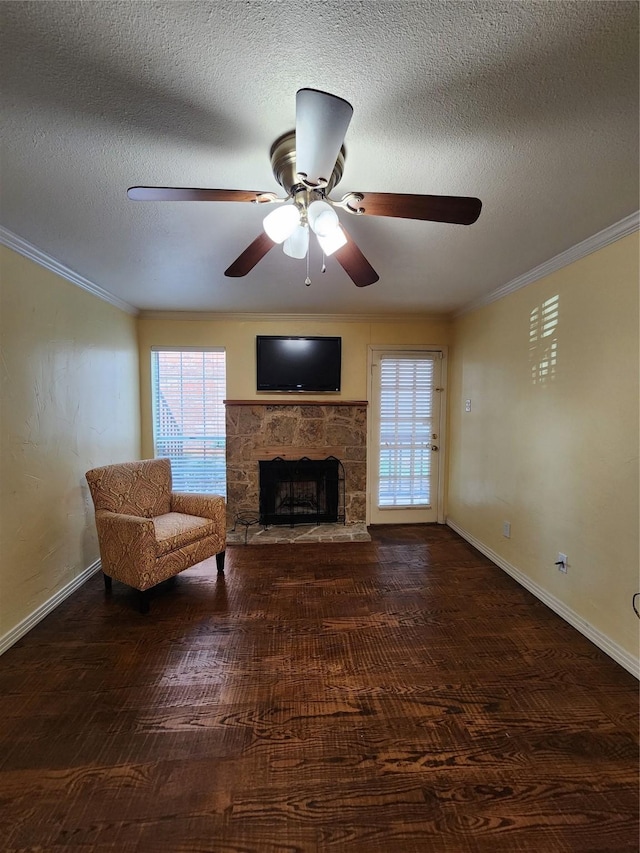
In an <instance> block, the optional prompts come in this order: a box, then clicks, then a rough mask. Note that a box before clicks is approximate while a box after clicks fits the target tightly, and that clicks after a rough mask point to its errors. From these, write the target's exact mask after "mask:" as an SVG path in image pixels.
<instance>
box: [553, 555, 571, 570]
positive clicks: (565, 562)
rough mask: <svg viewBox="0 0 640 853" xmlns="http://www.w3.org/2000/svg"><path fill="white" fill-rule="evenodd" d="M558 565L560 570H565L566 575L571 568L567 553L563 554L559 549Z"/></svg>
mask: <svg viewBox="0 0 640 853" xmlns="http://www.w3.org/2000/svg"><path fill="white" fill-rule="evenodd" d="M556 566H557V567H558V571H559V572H564V574H565V575H566V573H567V569H568V568H569V559H568V557H567V555H566V554H563V553H562V552H561V551H558V556H557V557H556Z"/></svg>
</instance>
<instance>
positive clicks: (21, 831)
mask: <svg viewBox="0 0 640 853" xmlns="http://www.w3.org/2000/svg"><path fill="white" fill-rule="evenodd" d="M372 534H373V541H372V542H371V543H350V544H344V545H341V544H332V545H295V546H287V545H266V546H253V547H251V546H249V547H246V548H245V547H243V546H241V545H240V546H233V547H232V548H230V549H229V550H228V554H227V575H226V580H220V579H218V580H217V579H216V572H215V561H213V560H212V561H208V562H207V563H204V564H201V565H200V566H198V567H196V568H195V569H192V570H190V571H188V572H186V573H184V574H183V575H181V577H180V578H179V580H178V582H177V584H176V586H175V587H174V588H173V589H163V590H160V591H158V593H157V594H156V595H155V597H154V598H153V600H152V602H151V612H150V614H149V615H148V616H141V615H140V614H138V613H137V611H136V609H135V608H136V601H135V598H134V597H133V596H132V595H131V594H130V593H129V592H127V590H126V588H125V587H123V586H121V585H119V584H114V589H113V596H112V598H111V599H110V600H105V598H104V596H103V591H102V580H101V578H100V576H95V577H94V578H92V579H91V580H90V581H89V582H88V583H87V584H85V586H84V587H83V588H82V589H81V590H79V591H78V592H77V593H76V594H74V595H73V596H72V598H71V599H69V600H67V601H66V602H64V603H63V604H62V605H61V606H60V607H59V608H58V609H57V610H56V611H55V612H54V613H53V614H51V615H50V616H49V617H47V619H45V620H44V621H43V622H41V623H40V624H39V625H38V626H36V627H35V628H34V629H33V630H32V631H31V632H30V633H29V634H28V635H27V636H26V637H24V638H23V639H22V640H21V641H20V642H19V643H17V644H16V645H15V646H14V647H13V648H12V649H10V650H9V651H8V652H7V653H6V654H5V655H4V656H3V657H2V658H0V730H1V733H0V771H1V772H0V848H1V849H2V850H3V851H27V850H29V851H65V853H68V851H91V853H100V851H117V853H129V851H150V853H161V851H168V852H169V853H173V851H176V853H177V851H184V853H187V851H189V853H218V851H221V852H222V851H224V853H250V851H256V853H295V851H304V853H307V851H309V853H320V851H322V853H324V851H327V853H329V851H337V853H351V851H363V853H396V851H397V853H413V851H420V853H423V851H424V852H425V853H426V851H429V853H440V851H446V853H481V851H491V853H500V851H509V853H556V851H557V852H558V853H559V851H577V853H600V851H610V853H622V851H637V850H638V690H637V682H636V681H635V679H634V678H633V677H632V676H631V675H630V674H629V673H627V672H626V671H625V670H623V669H622V668H621V667H619V666H618V665H617V664H616V663H614V662H613V661H612V660H610V659H609V658H607V656H606V655H604V654H603V653H602V652H600V651H599V650H598V649H597V648H596V647H595V646H593V645H592V644H591V643H590V642H589V641H588V640H586V639H585V638H584V637H582V636H581V635H580V634H579V633H577V632H576V631H575V630H574V629H573V628H571V627H570V626H568V625H567V624H565V623H564V622H563V621H562V620H561V619H560V618H559V617H557V616H556V615H554V614H553V613H552V612H551V611H550V610H548V609H547V608H546V607H545V606H544V605H543V604H541V603H540V602H538V601H537V600H536V599H535V598H533V596H531V595H530V594H529V593H528V592H526V591H525V590H524V589H522V588H521V587H519V586H518V585H517V584H516V583H515V582H514V581H513V580H512V579H511V578H509V577H508V576H507V575H505V574H504V573H503V572H501V571H500V570H499V569H497V568H496V567H495V566H493V564H491V563H490V562H489V561H488V560H487V559H486V558H484V557H483V556H482V555H480V554H479V553H478V552H477V551H476V550H474V549H473V548H472V547H471V546H470V545H468V544H467V543H465V542H464V541H463V540H461V539H460V538H459V537H458V536H457V535H456V534H455V533H453V532H452V531H451V530H449V529H447V528H442V527H430V526H427V527H419V528H417V527H413V528H406V527H400V528H378V529H375V528H374V529H373V530H372Z"/></svg>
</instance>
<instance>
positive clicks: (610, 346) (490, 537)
mask: <svg viewBox="0 0 640 853" xmlns="http://www.w3.org/2000/svg"><path fill="white" fill-rule="evenodd" d="M556 298H557V302H556V304H557V309H558V318H557V319H558V322H557V326H556V327H555V328H554V326H553V322H552V323H551V324H550V326H549V327H548V328H547V329H546V331H547V332H548V334H547V335H545V336H543V337H539V336H538V338H537V339H536V337H535V334H536V330H538V331H539V328H538V326H539V324H538V322H537V316H538V315H537V314H536V311H540V308H541V306H543V304H544V303H545V302H546V303H547V305H548V306H552V305H553V304H554V300H556ZM554 339H555V342H556V349H555V364H551V365H550V369H552V370H553V375H552V376H549V375H548V376H546V377H545V376H541V375H540V372H541V371H540V365H541V363H543V362H544V361H545V359H546V358H547V357H548V356H549V355H551V361H552V362H553V360H554V359H553V349H552V347H551V344H552V342H553V340H554ZM450 367H451V369H450V380H451V381H450V398H449V405H450V413H449V424H450V442H449V459H450V466H449V493H448V517H449V518H450V520H451V521H452V522H453V523H454V524H456V525H458V526H459V527H460V528H461V529H463V530H464V531H466V532H467V533H469V534H471V536H472V537H475V539H476V540H477V541H478V542H480V543H482V544H483V545H484V546H485V547H486V548H488V549H490V550H491V551H493V552H494V553H495V554H497V555H498V556H499V557H500V558H502V559H503V560H504V561H506V562H507V563H508V564H509V565H510V566H513V567H515V569H516V570H518V571H519V572H521V573H522V574H523V575H525V576H526V578H528V579H530V580H531V581H532V582H533V583H534V584H536V585H537V586H538V587H540V588H541V589H542V590H544V591H545V593H546V594H548V595H549V596H551V597H553V598H554V599H555V600H557V601H559V602H561V604H562V605H563V606H565V607H566V608H568V609H569V610H571V611H573V613H575V614H577V616H578V617H579V619H581V620H585V621H586V623H588V625H589V626H592V627H593V628H594V629H595V630H596V631H597V632H600V633H601V634H603V635H604V636H605V637H606V638H609V639H610V640H611V641H613V643H615V644H616V645H617V646H619V647H620V648H621V649H623V650H625V651H626V652H627V653H628V654H629V655H630V656H632V657H635V658H637V655H638V624H639V623H638V619H637V617H636V616H635V614H634V612H633V610H632V607H631V601H632V596H633V593H634V592H636V591H637V590H638V589H639V588H640V586H639V578H638V511H639V510H638V235H637V234H634V235H631V236H628V237H626V238H624V239H622V240H619V241H618V242H616V243H614V244H612V245H610V246H607V247H606V248H604V249H601V250H600V251H598V252H596V253H593V254H591V255H589V256H587V257H585V258H583V259H582V260H579V261H577V262H575V263H574V264H572V265H571V266H568V267H565V268H564V269H562V270H560V271H558V272H556V273H554V274H552V275H549V276H548V277H546V278H544V279H542V280H541V281H538V282H535V283H534V284H531V285H529V286H528V287H526V288H523V289H522V290H519V291H517V292H514V293H512V294H510V295H508V296H506V297H504V298H503V299H501V300H499V301H497V302H494V303H493V304H490V305H488V306H486V307H484V308H482V309H480V310H477V311H475V312H473V313H470V314H468V315H465V316H462V317H460V318H459V319H458V320H457V321H456V322H455V324H454V330H453V347H452V350H451V366H450ZM534 378H535V380H536V381H535V382H534ZM468 399H470V400H471V411H470V412H468V413H467V412H465V410H464V403H465V400H468ZM504 521H510V522H511V525H512V527H511V538H510V539H506V538H504V537H503V535H502V525H503V522H504ZM558 552H564V553H566V554H567V555H568V557H569V571H568V573H567V574H562V573H561V572H559V571H558V569H557V568H556V567H555V566H554V562H555V560H556V554H557V553H558Z"/></svg>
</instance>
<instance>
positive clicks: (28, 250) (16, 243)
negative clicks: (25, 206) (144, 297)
mask: <svg viewBox="0 0 640 853" xmlns="http://www.w3.org/2000/svg"><path fill="white" fill-rule="evenodd" d="M0 243H2V244H3V245H4V246H7V248H9V249H13V250H14V252H18V254H20V255H24V257H25V258H29V260H31V261H34V262H35V263H36V264H38V265H39V266H41V267H44V268H45V269H47V270H50V271H51V272H53V273H55V274H56V275H59V276H61V278H66V280H67V281H70V282H71V284H76V285H77V286H78V287H81V288H82V289H83V290H86V291H88V292H89V293H92V294H93V295H94V296H97V297H98V298H99V299H102V300H104V301H105V302H109V303H110V304H111V305H114V306H115V307H116V308H120V310H121V311H126V312H127V314H138V313H139V312H138V309H137V308H134V306H133V305H130V304H129V303H128V302H125V301H124V300H123V299H118V297H117V296H113V295H112V294H111V293H107V291H106V290H103V289H102V288H101V287H99V286H98V285H97V284H94V283H93V282H92V281H89V279H88V278H85V277H84V276H82V275H80V274H79V273H77V272H74V271H73V270H71V269H69V267H65V265H64V264H61V263H60V261H57V260H56V259H55V258H53V257H51V255H48V254H47V253H46V252H43V251H41V250H40V249H37V248H36V247H35V246H34V245H32V244H31V243H29V242H28V241H27V240H23V239H22V237H19V236H18V235H17V234H14V233H13V232H12V231H9V229H8V228H4V227H3V226H2V225H0Z"/></svg>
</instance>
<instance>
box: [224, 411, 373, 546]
mask: <svg viewBox="0 0 640 853" xmlns="http://www.w3.org/2000/svg"><path fill="white" fill-rule="evenodd" d="M225 407H226V432H227V527H228V528H229V529H230V528H232V527H233V523H234V519H235V517H236V515H237V514H238V513H240V512H254V513H256V514H257V513H258V504H259V486H258V468H259V466H258V462H259V461H260V460H261V459H264V460H270V459H275V457H277V456H280V457H282V458H283V459H287V460H290V459H301V458H303V457H305V456H306V457H307V458H309V459H325V458H326V457H327V456H335V457H336V458H337V459H339V460H340V461H341V462H342V464H343V465H344V469H345V515H346V523H347V524H355V523H364V521H365V519H366V487H367V483H366V453H367V403H366V401H340V400H339V401H331V402H326V403H325V402H323V401H319V402H316V401H297V400H282V401H279V400H264V401H263V400H225Z"/></svg>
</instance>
